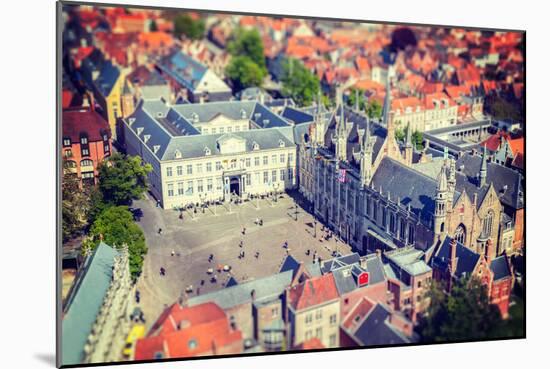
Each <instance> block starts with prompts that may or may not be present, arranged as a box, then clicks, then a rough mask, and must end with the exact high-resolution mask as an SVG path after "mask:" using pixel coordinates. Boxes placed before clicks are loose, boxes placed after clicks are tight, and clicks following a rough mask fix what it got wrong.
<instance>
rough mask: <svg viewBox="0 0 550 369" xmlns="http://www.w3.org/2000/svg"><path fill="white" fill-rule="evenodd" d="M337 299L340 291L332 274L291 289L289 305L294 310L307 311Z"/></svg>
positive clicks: (309, 280)
mask: <svg viewBox="0 0 550 369" xmlns="http://www.w3.org/2000/svg"><path fill="white" fill-rule="evenodd" d="M337 299H338V290H337V288H336V284H335V282H334V277H333V276H332V274H331V273H329V274H325V275H322V276H320V277H316V278H312V279H308V280H307V281H305V282H303V283H300V284H299V285H297V286H294V287H291V288H290V290H289V294H288V304H289V305H290V306H291V307H292V308H293V309H294V310H302V309H307V308H310V307H312V306H315V305H319V304H323V303H325V302H329V301H332V300H337Z"/></svg>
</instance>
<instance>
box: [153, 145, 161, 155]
mask: <svg viewBox="0 0 550 369" xmlns="http://www.w3.org/2000/svg"><path fill="white" fill-rule="evenodd" d="M159 150H160V145H154V146H153V152H154V153H155V154H156V153H157V152H158V151H159Z"/></svg>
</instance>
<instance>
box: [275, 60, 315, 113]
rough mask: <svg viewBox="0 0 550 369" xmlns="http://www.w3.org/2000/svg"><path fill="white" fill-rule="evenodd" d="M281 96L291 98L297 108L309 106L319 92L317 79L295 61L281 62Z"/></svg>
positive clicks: (300, 63)
mask: <svg viewBox="0 0 550 369" xmlns="http://www.w3.org/2000/svg"><path fill="white" fill-rule="evenodd" d="M281 82H282V83H283V89H282V94H283V96H285V97H291V98H292V99H293V100H294V101H295V102H296V104H298V106H305V105H309V104H311V103H312V102H313V100H314V99H315V98H316V96H317V93H318V92H319V88H320V86H319V78H317V76H316V75H315V74H313V73H312V72H311V71H310V70H308V69H307V68H306V67H305V66H304V65H303V64H302V62H300V61H299V60H296V59H286V60H284V62H283V76H282V78H281Z"/></svg>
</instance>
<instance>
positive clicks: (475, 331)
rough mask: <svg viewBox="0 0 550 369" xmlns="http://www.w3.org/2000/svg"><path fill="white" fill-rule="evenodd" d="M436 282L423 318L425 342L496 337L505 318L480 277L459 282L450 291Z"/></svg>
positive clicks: (420, 326) (420, 331) (422, 337)
mask: <svg viewBox="0 0 550 369" xmlns="http://www.w3.org/2000/svg"><path fill="white" fill-rule="evenodd" d="M442 290H443V289H442V287H441V285H439V284H438V283H433V285H432V288H431V289H430V291H429V292H428V296H429V298H430V306H429V307H428V309H427V311H426V312H425V314H424V315H423V316H422V317H421V318H420V320H419V326H418V332H419V334H420V337H421V340H422V342H449V341H461V340H481V339H490V338H496V337H497V333H496V330H497V329H498V328H499V327H500V326H501V324H502V319H501V317H500V312H499V310H498V308H497V307H496V305H492V304H490V302H489V297H488V295H487V288H486V286H485V285H483V284H482V283H481V282H480V281H479V280H478V279H477V278H474V279H471V280H470V281H468V280H467V279H466V278H463V279H462V280H460V281H457V282H455V284H454V285H453V287H452V289H451V293H450V294H446V293H444V292H442Z"/></svg>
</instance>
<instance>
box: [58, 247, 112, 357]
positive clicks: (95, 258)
mask: <svg viewBox="0 0 550 369" xmlns="http://www.w3.org/2000/svg"><path fill="white" fill-rule="evenodd" d="M117 255H118V252H117V251H116V250H115V249H113V248H112V247H111V246H109V245H107V244H105V243H103V242H101V243H100V244H99V245H98V246H97V248H96V249H95V250H94V252H93V254H92V255H91V256H89V257H88V258H87V259H86V260H85V261H84V265H83V266H82V269H81V272H80V273H81V274H80V275H79V276H78V277H77V279H76V280H75V282H74V285H73V287H72V289H71V292H70V294H69V296H68V297H67V301H66V303H65V308H64V310H65V315H64V316H63V320H62V322H61V327H62V333H61V337H62V340H61V341H62V342H61V343H62V349H61V354H62V363H63V365H69V364H80V363H81V362H82V360H83V355H84V351H83V350H84V345H85V344H86V340H87V338H88V335H89V334H90V331H91V330H92V326H93V325H94V323H95V321H96V318H97V315H98V313H99V311H100V309H101V306H102V305H103V300H104V298H105V294H106V293H107V290H108V289H109V286H110V285H111V280H112V277H113V265H114V260H115V256H117Z"/></svg>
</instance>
